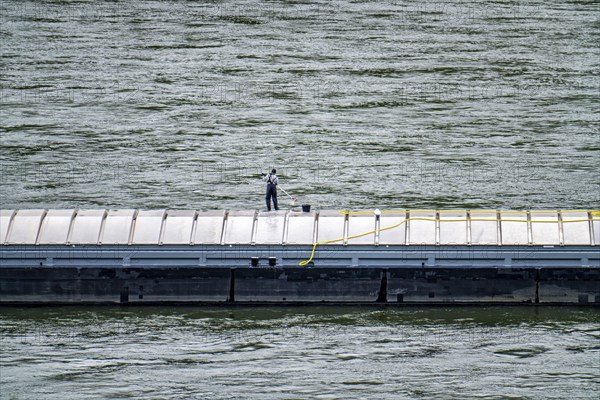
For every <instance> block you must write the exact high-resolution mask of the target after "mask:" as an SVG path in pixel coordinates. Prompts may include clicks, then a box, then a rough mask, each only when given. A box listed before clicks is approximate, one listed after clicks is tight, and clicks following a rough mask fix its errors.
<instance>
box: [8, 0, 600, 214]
mask: <svg viewBox="0 0 600 400" xmlns="http://www.w3.org/2000/svg"><path fill="white" fill-rule="evenodd" d="M0 12H1V14H0V15H1V17H0V18H1V22H2V23H1V24H0V46H1V49H0V51H1V58H0V74H1V75H0V85H1V87H2V92H1V95H0V97H1V98H2V104H1V105H2V107H1V110H0V112H1V123H0V134H1V137H2V140H1V143H0V156H1V166H2V168H1V171H2V185H3V190H2V191H1V194H0V201H1V204H2V207H3V208H24V207H28V208H32V207H40V208H44V207H47V208H52V207H54V208H56V207H66V208H73V207H115V208H124V207H141V208H153V207H170V208H207V209H214V208H233V209H237V208H242V209H247V208H259V207H262V206H263V200H262V199H263V197H264V194H263V188H262V186H261V184H260V181H259V180H258V179H257V177H258V176H259V175H258V173H259V172H260V171H265V170H267V168H269V167H270V166H275V167H277V168H278V170H279V172H280V173H281V175H282V176H281V183H282V187H284V188H286V189H287V190H288V192H291V193H292V194H294V195H295V196H298V197H299V198H300V200H301V201H302V202H305V203H311V204H312V205H313V206H320V207H322V208H348V207H354V208H370V209H372V208H377V207H378V208H398V207H409V208H430V207H443V208H463V207H472V208H479V207H486V208H487V207H497V208H505V209H511V208H518V209H521V208H561V209H566V208H597V207H598V204H600V175H599V163H598V159H599V155H600V136H599V131H598V128H599V120H598V116H599V113H598V97H599V90H600V80H599V76H600V74H599V73H598V72H599V62H598V60H599V49H598V42H600V35H599V23H600V18H599V17H600V12H599V6H598V2H596V1H569V0H565V1H557V0H546V1H542V0H530V1H483V0H473V1H461V2H454V1H444V2H441V1H424V2H423V1H412V0H407V1H402V0H388V1H339V0H333V1H258V2H252V1H247V0H224V1H210V2H208V1H207V2H189V1H176V0H157V1H116V2H87V1H85V2H84V1H41V0H38V1H25V0H24V1H17V0H5V1H2V2H0Z"/></svg>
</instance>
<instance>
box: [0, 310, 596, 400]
mask: <svg viewBox="0 0 600 400" xmlns="http://www.w3.org/2000/svg"><path fill="white" fill-rule="evenodd" d="M0 326H1V328H0V333H1V341H0V344H1V349H2V358H1V364H0V365H1V368H0V371H1V374H0V379H1V380H0V382H1V385H2V391H1V393H2V394H1V397H2V398H3V399H4V398H5V399H26V398H27V399H29V398H31V399H45V398H67V399H85V398H151V399H179V398H192V399H204V398H218V399H231V398H236V399H247V398H260V399H282V398H283V399H297V398H325V399H348V398H373V399H376V398H386V399H404V398H406V399H409V398H427V399H429V398H437V399H457V398H472V399H475V398H477V399H481V398H493V399H582V398H589V399H595V398H597V395H598V388H599V387H600V340H599V339H600V312H599V311H598V310H596V309H590V308H567V307H563V308H552V307H540V308H533V307H457V308H451V307H447V308H428V307H420V308H410V307H409V308H388V309H381V308H376V307H373V308H370V307H365V308H352V307H346V308H344V307H342V308H340V307H310V308H309V307H302V308H200V309H199V308H191V307H190V308H186V307H184V308H166V307H165V308H110V307H109V308H29V309H18V308H3V309H1V310H0Z"/></svg>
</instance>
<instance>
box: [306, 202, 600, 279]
mask: <svg viewBox="0 0 600 400" xmlns="http://www.w3.org/2000/svg"><path fill="white" fill-rule="evenodd" d="M415 211H418V212H439V213H444V212H452V213H460V212H466V211H460V210H415ZM406 212H410V210H383V211H381V213H382V214H390V213H394V214H397V213H406ZM482 212H485V213H491V212H493V213H500V214H527V211H494V210H489V211H484V210H475V211H469V213H471V214H472V213H482ZM540 212H544V211H540ZM570 212H588V211H587V210H564V211H562V213H563V214H564V213H570ZM339 214H344V215H346V214H347V215H374V213H373V211H348V210H340V211H339ZM591 215H592V220H593V221H596V220H600V219H597V218H593V217H595V216H600V210H593V211H591ZM470 220H471V221H477V222H484V221H494V222H496V221H498V219H497V218H471V219H470ZM407 221H432V222H436V221H437V219H436V218H427V217H414V218H412V217H410V218H406V219H404V220H402V221H400V222H399V223H397V224H395V225H392V226H388V227H385V228H380V229H374V230H372V231H368V232H364V233H360V234H358V235H353V236H348V237H341V238H338V239H329V240H323V241H320V242H315V244H313V247H312V251H311V253H310V258H309V259H308V260H304V261H300V262H299V263H298V265H299V266H301V267H304V266H305V265H307V264H308V263H310V262H311V261H312V260H313V258H314V257H315V251H316V249H317V246H318V245H320V244H329V243H336V242H341V241H343V240H350V239H356V238H359V237H363V236H367V235H371V234H374V233H375V234H376V233H377V232H383V231H387V230H390V229H395V228H397V227H399V226H401V225H403V224H405V223H406V222H407ZM440 221H441V222H467V221H468V219H467V218H460V219H449V220H440ZM500 221H501V222H525V223H527V222H532V223H533V222H535V223H555V224H556V223H558V222H559V221H558V220H556V219H555V220H551V219H536V220H531V221H528V220H526V219H501V220H500ZM588 221H589V219H587V218H586V219H571V220H563V221H562V223H563V224H564V223H570V222H588Z"/></svg>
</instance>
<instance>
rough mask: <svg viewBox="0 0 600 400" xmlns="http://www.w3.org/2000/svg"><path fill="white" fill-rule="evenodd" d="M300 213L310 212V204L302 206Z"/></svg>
mask: <svg viewBox="0 0 600 400" xmlns="http://www.w3.org/2000/svg"><path fill="white" fill-rule="evenodd" d="M302 212H310V204H302Z"/></svg>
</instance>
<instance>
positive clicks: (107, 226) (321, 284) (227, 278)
mask: <svg viewBox="0 0 600 400" xmlns="http://www.w3.org/2000/svg"><path fill="white" fill-rule="evenodd" d="M0 243H1V245H0V305H27V304H30V305H40V304H52V305H57V304H135V305H138V304H262V303H265V304H306V303H309V304H313V303H319V304H321V303H336V304H337V303H344V304H345V303H349V304H350V303H351V304H357V303H361V304H363V303H364V304H387V305H407V304H578V305H596V306H597V305H600V212H599V211H596V210H541V211H499V210H383V211H379V210H374V211H373V210H371V211H348V210H341V211H338V210H313V211H311V212H302V211H295V210H286V211H274V212H262V211H254V210H250V211H247V210H246V211H235V210H220V211H214V210H213V211H199V210H130V209H127V210H103V209H99V210H58V209H51V210H2V211H0Z"/></svg>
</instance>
